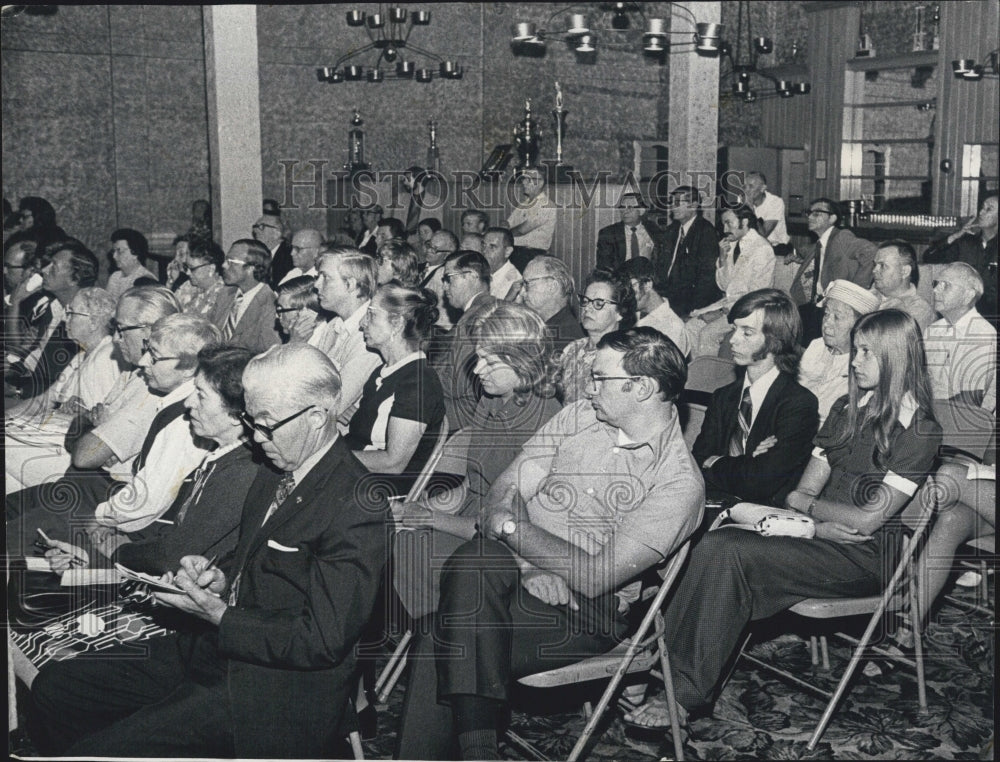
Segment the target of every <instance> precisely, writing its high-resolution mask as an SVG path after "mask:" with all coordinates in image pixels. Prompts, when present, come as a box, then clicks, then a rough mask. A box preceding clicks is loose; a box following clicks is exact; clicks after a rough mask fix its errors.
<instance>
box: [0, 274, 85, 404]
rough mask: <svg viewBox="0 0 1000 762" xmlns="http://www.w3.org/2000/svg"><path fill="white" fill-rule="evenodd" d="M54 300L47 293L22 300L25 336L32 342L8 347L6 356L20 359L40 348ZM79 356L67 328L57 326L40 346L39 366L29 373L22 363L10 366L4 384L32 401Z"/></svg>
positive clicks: (19, 361)
mask: <svg viewBox="0 0 1000 762" xmlns="http://www.w3.org/2000/svg"><path fill="white" fill-rule="evenodd" d="M45 296H48V297H50V298H49V301H48V302H47V304H46V305H45V306H44V307H42V308H39V309H37V310H36V309H34V308H33V306H32V305H34V304H36V303H37V302H39V301H41V299H42V298H44V297H45ZM54 300H55V297H54V296H52V295H51V293H49V292H46V291H39V292H37V298H36V297H35V296H34V295H33V296H32V297H29V299H28V300H25V302H26V306H25V315H26V320H27V326H26V328H27V334H28V335H29V336H30V337H32V338H31V339H29V340H28V341H26V342H25V343H24V344H23V345H22V346H21V347H7V351H8V353H10V354H13V355H17V356H19V357H22V358H23V357H26V356H27V355H28V354H30V353H31V352H32V350H34V349H35V348H36V347H37V346H38V345H39V341H40V339H41V337H43V336H44V335H45V332H46V331H47V330H48V329H49V326H50V325H51V324H52V317H53V316H52V308H51V304H52V302H53V301H54ZM79 352H80V346H79V345H78V344H77V343H76V342H75V341H73V339H71V338H70V337H69V336H68V335H67V333H66V324H65V323H60V324H59V325H58V326H56V328H55V330H54V331H53V332H52V335H51V336H50V337H49V339H48V341H46V342H45V344H44V346H42V350H41V356H40V357H39V360H38V364H37V365H36V366H35V367H34V368H33V369H32V370H30V371H29V370H27V369H26V368H25V365H24V362H23V360H18V361H17V362H14V363H12V364H11V365H10V367H9V369H8V371H7V373H6V374H5V378H4V380H5V381H6V382H7V383H8V384H10V385H11V386H13V387H15V388H17V389H18V390H19V391H20V394H21V396H22V397H25V398H29V397H34V396H35V395H36V394H41V393H42V392H44V391H45V390H46V389H48V388H49V387H50V386H52V384H53V383H54V382H55V380H56V379H57V378H59V374H60V373H62V372H63V371H64V370H65V369H66V366H68V365H69V364H70V362H71V361H72V360H73V358H74V357H76V356H77V354H79Z"/></svg>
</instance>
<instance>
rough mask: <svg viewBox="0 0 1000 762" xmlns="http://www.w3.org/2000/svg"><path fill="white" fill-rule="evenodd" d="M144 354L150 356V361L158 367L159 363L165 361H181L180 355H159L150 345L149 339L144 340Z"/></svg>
mask: <svg viewBox="0 0 1000 762" xmlns="http://www.w3.org/2000/svg"><path fill="white" fill-rule="evenodd" d="M142 353H143V354H144V355H149V359H150V360H152V361H153V364H154V365H156V363H158V362H164V361H165V360H180V359H181V358H180V356H179V355H158V354H156V352H154V351H153V346H152V345H151V344H150V343H149V339H143V340H142Z"/></svg>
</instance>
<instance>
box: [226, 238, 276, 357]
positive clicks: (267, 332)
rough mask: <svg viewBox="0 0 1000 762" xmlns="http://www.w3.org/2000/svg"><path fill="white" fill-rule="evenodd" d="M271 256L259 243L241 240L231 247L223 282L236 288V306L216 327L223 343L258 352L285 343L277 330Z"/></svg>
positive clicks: (233, 304) (234, 301)
mask: <svg viewBox="0 0 1000 762" xmlns="http://www.w3.org/2000/svg"><path fill="white" fill-rule="evenodd" d="M270 265H271V255H270V254H269V253H268V251H267V247H266V246H264V244H262V243H261V242H259V241H252V240H250V239H248V238H241V239H240V240H238V241H236V242H235V243H233V245H232V246H230V247H229V253H227V254H226V260H225V262H224V264H223V265H222V280H223V281H225V284H226V285H227V286H233V287H234V288H235V289H236V293H235V295H234V296H233V302H232V307H231V308H230V310H229V313H228V314H227V315H226V316H225V319H224V320H223V319H221V316H220V319H219V322H217V323H216V327H217V328H219V330H220V331H222V340H223V341H224V342H226V343H227V344H231V345H233V346H235V347H246V348H247V349H249V350H251V351H252V352H254V353H259V352H263V351H264V350H265V349H267V348H268V347H272V346H274V345H275V344H280V343H281V336H279V335H278V331H277V330H276V329H275V327H274V318H275V313H274V292H273V291H272V290H271V287H270V286H268V285H267V278H268V270H269V268H270Z"/></svg>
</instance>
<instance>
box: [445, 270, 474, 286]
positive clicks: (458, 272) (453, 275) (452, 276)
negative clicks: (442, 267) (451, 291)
mask: <svg viewBox="0 0 1000 762" xmlns="http://www.w3.org/2000/svg"><path fill="white" fill-rule="evenodd" d="M471 272H472V270H455V271H454V272H450V273H445V274H444V275H442V276H441V282H442V283H451V282H452V281H453V280H455V278H456V277H457V276H459V275H468V274H469V273H471Z"/></svg>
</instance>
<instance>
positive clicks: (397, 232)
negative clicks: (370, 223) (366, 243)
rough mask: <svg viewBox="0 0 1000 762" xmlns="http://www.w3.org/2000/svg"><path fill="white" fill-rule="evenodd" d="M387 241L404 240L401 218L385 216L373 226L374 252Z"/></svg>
mask: <svg viewBox="0 0 1000 762" xmlns="http://www.w3.org/2000/svg"><path fill="white" fill-rule="evenodd" d="M389 241H399V242H401V243H405V242H406V226H405V225H404V224H403V221H402V220H397V219H396V218H395V217H386V218H384V219H381V220H379V223H378V226H377V227H376V228H375V253H378V250H379V249H381V248H382V247H383V246H385V245H386V244H387V243H389Z"/></svg>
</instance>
